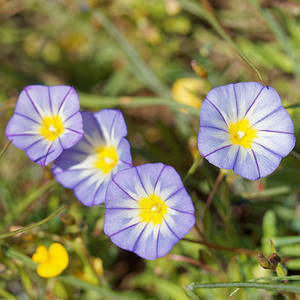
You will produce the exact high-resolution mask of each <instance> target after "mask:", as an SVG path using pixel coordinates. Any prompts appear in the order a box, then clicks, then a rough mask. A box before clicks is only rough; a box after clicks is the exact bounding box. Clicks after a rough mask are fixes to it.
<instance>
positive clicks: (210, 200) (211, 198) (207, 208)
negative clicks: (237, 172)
mask: <svg viewBox="0 0 300 300" xmlns="http://www.w3.org/2000/svg"><path fill="white" fill-rule="evenodd" d="M224 175H225V174H224V172H222V170H220V172H219V175H218V177H217V179H216V181H215V184H214V186H213V188H212V190H211V192H210V193H209V195H208V197H207V200H206V205H205V208H204V212H203V223H205V219H206V215H207V212H208V210H209V207H210V206H211V203H212V200H213V198H214V195H215V192H216V190H217V188H218V186H219V184H220V183H221V181H222V179H223V177H224Z"/></svg>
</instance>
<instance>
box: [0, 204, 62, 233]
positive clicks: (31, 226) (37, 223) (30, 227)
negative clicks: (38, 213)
mask: <svg viewBox="0 0 300 300" xmlns="http://www.w3.org/2000/svg"><path fill="white" fill-rule="evenodd" d="M65 209H66V205H64V206H63V207H61V208H59V209H58V210H57V211H55V212H54V213H53V214H51V215H50V216H48V217H47V218H45V219H43V220H41V221H39V222H36V223H33V224H31V225H28V226H26V227H24V228H22V229H19V230H15V231H12V232H6V233H1V234H0V239H6V238H9V237H13V236H15V235H17V234H19V233H22V232H25V231H29V230H31V229H33V228H36V227H39V226H41V225H43V224H45V223H47V222H49V221H50V220H52V219H53V218H54V217H56V216H57V215H58V214H60V213H61V212H62V211H63V210H65Z"/></svg>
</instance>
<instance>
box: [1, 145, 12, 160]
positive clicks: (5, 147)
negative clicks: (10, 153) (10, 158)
mask: <svg viewBox="0 0 300 300" xmlns="http://www.w3.org/2000/svg"><path fill="white" fill-rule="evenodd" d="M10 144H11V141H8V142H7V143H6V144H5V146H4V147H3V149H2V150H1V152H0V159H1V158H2V156H3V155H4V153H5V152H6V150H7V149H8V147H9V145H10Z"/></svg>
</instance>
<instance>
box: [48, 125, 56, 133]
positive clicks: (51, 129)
mask: <svg viewBox="0 0 300 300" xmlns="http://www.w3.org/2000/svg"><path fill="white" fill-rule="evenodd" d="M56 130H57V128H56V127H55V126H54V125H53V124H50V126H49V131H51V132H56Z"/></svg>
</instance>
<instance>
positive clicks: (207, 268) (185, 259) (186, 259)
mask: <svg viewBox="0 0 300 300" xmlns="http://www.w3.org/2000/svg"><path fill="white" fill-rule="evenodd" d="M164 258H167V259H171V260H174V261H183V262H186V263H189V264H192V265H195V266H197V267H200V268H201V269H203V270H205V271H207V272H209V273H217V272H216V271H215V270H213V269H212V268H211V267H210V266H208V265H205V264H203V263H201V262H200V261H198V260H195V259H192V258H190V257H186V256H182V255H178V254H167V255H165V256H164Z"/></svg>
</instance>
